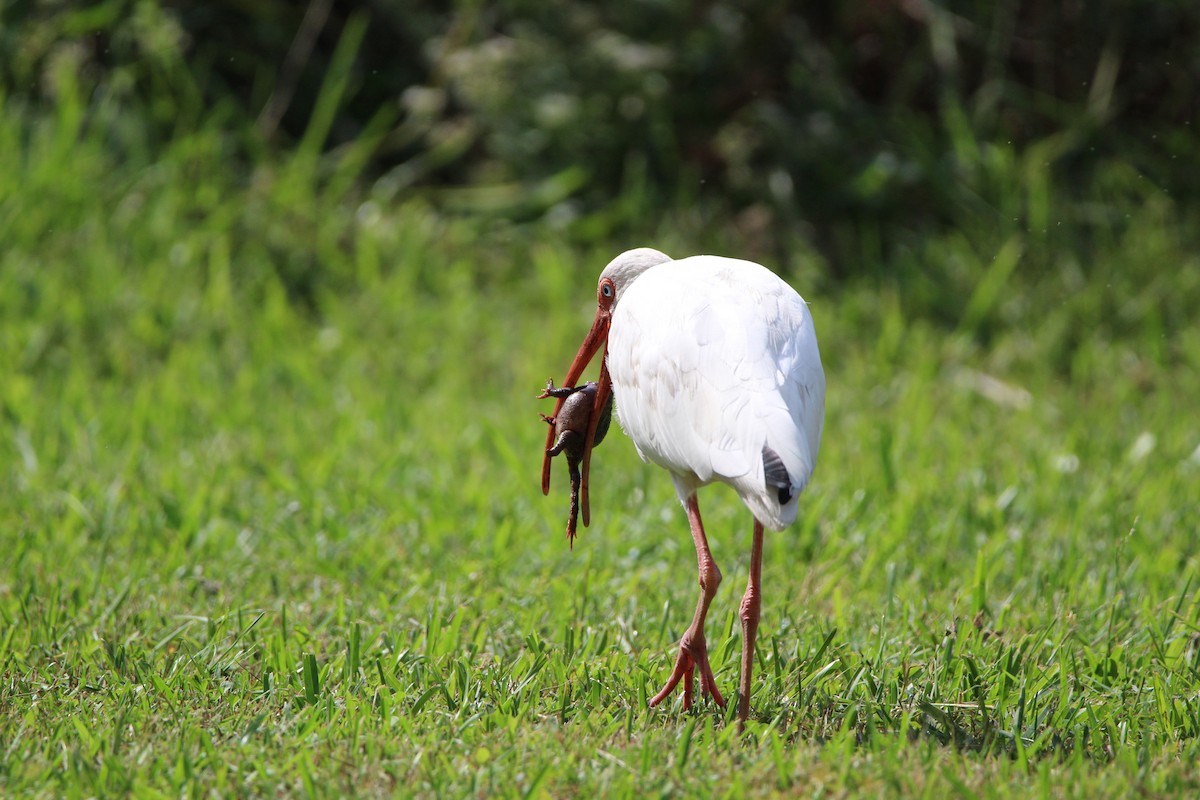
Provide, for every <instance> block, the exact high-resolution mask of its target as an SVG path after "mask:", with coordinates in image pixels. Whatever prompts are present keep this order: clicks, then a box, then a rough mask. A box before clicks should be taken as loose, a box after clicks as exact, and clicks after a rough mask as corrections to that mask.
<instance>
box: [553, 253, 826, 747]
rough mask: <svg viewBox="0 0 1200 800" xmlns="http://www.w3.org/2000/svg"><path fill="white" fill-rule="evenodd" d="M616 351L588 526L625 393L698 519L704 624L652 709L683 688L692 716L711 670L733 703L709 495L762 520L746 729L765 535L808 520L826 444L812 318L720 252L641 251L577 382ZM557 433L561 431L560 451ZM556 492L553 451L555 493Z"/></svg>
mask: <svg viewBox="0 0 1200 800" xmlns="http://www.w3.org/2000/svg"><path fill="white" fill-rule="evenodd" d="M606 344H607V346H606V347H605V353H604V358H603V361H602V363H601V366H600V380H599V387H598V389H597V391H596V393H595V396H594V401H593V402H594V406H593V412H592V414H591V420H590V425H589V428H588V432H587V436H586V439H585V441H584V445H583V456H582V460H583V473H582V487H581V498H580V501H581V503H580V504H581V507H582V511H583V524H584V525H587V524H588V523H589V521H590V514H589V507H588V471H589V466H590V462H591V451H592V445H593V441H594V438H595V432H596V428H597V425H598V424H599V421H600V419H601V418H602V416H603V415H602V414H601V410H602V409H603V408H604V406H605V403H607V402H608V399H609V397H610V396H611V395H612V393H614V392H615V394H616V398H617V417H618V419H619V420H620V422H621V427H622V428H623V429H624V430H625V433H626V434H628V435H629V438H631V439H632V440H633V443H634V445H635V446H636V447H637V451H638V454H639V455H640V456H641V457H642V460H644V461H650V462H653V463H655V464H658V465H659V466H660V467H663V468H664V469H666V470H667V471H668V472H670V473H671V478H672V480H674V482H675V491H676V493H677V494H678V496H679V500H680V502H681V503H682V504H683V506H684V508H685V509H686V510H687V517H688V522H689V524H690V526H691V530H692V540H693V541H694V543H695V545H696V560H697V562H698V565H699V572H700V600H699V602H698V603H697V604H696V613H695V616H693V617H692V623H691V625H689V626H688V629H687V630H686V631H685V632H684V634H683V638H682V640H681V641H680V644H679V656H678V657H677V659H676V661H675V669H674V670H673V671H672V673H671V677H670V679H669V680H668V681H667V684H666V686H664V687H663V689H662V691H660V692H659V693H658V694H656V695H655V696H654V697H653V698H652V699H651V700H650V705H651V706H656V705H658V704H659V703H660V702H662V701H663V699H665V698H666V697H667V696H669V695H670V694H671V692H673V691H674V690H675V687H676V686H677V685H678V684H679V682H680V680H682V681H683V707H684V709H687V708H689V707H690V706H691V705H692V701H693V684H694V681H695V674H696V671H697V670H699V673H700V690H701V693H702V695H711V696H712V698H713V700H714V701H716V703H717V704H718V705H720V706H724V705H725V700H724V699H723V698H722V697H721V692H720V690H718V689H717V685H716V680H715V679H714V678H713V672H712V667H711V666H709V660H708V647H707V644H706V642H705V638H704V620H705V617H706V615H707V614H708V607H709V604H710V603H711V602H712V599H713V595H714V594H715V593H716V591H717V586H718V585H719V584H720V582H721V571H720V570H719V569H718V568H717V564H716V561H714V560H713V556H712V552H711V551H710V550H709V547H708V540H707V538H706V537H705V533H704V524H703V522H702V521H701V519H700V507H699V505H698V503H697V500H696V490H697V489H699V488H700V487H701V486H705V485H706V484H709V483H713V482H717V481H719V482H721V483H725V484H728V485H729V486H732V487H733V489H734V490H735V491H736V492H737V493H738V496H739V497H741V499H742V502H743V503H745V504H746V507H747V508H748V509H750V513H751V514H753V515H754V535H753V541H752V544H751V550H750V577H749V581H748V585H747V587H746V593H745V595H744V596H743V597H742V603H741V607H740V613H739V616H740V618H741V621H742V672H741V681H740V684H739V689H738V692H739V703H738V725H739V728H740V727H742V726H743V725H744V723H745V720H746V718H747V717H748V716H749V712H750V685H751V671H752V667H753V663H754V640H755V636H756V634H757V631H758V619H759V612H760V609H761V606H762V591H761V586H760V583H761V576H762V549H763V529H764V528H769V529H771V530H781V529H783V528H785V527H786V526H788V525H790V524H791V523H792V522H793V521H794V520H795V519H796V509H797V505H798V502H799V496H800V493H801V492H802V491H803V490H804V487H805V486H806V485H807V484H808V480H809V478H810V477H811V476H812V474H813V468H814V467H815V466H816V461H817V451H818V449H819V448H820V446H821V429H822V427H823V425H824V416H825V373H824V371H823V370H822V369H821V354H820V352H819V351H818V349H817V336H816V332H815V331H814V330H813V321H812V315H811V314H810V313H809V311H808V306H807V305H806V304H805V302H804V300H803V299H802V298H801V297H800V295H798V294H797V293H796V291H795V290H794V289H792V287H790V286H788V284H786V283H785V282H784V281H783V280H781V279H780V278H779V277H778V276H776V275H775V274H774V273H772V272H771V271H770V270H768V269H766V268H765V267H763V266H760V265H759V264H755V263H753V262H750V261H741V260H738V259H732V258H722V257H719V256H693V257H691V258H683V259H679V260H678V261H676V260H672V259H671V258H670V257H669V256H667V255H664V254H663V253H660V252H659V251H657V250H652V249H650V248H639V249H637V250H630V251H628V252H625V253H622V254H621V255H619V256H617V257H616V258H615V259H613V260H612V261H611V262H609V264H608V266H606V267H605V268H604V271H603V272H602V273H600V281H599V285H598V287H597V290H596V318H595V321H594V322H593V323H592V328H591V330H590V331H589V332H588V334H587V337H586V338H585V339H584V340H583V344H582V345H580V348H579V352H578V354H577V355H576V356H575V360H574V361H573V362H572V364H571V368H570V369H569V370H568V371H567V375H566V378H565V380H564V381H563V385H564V386H574V385H575V382H576V381H577V380H578V379H579V377H580V375H582V373H583V371H584V369H585V368H586V367H587V365H588V363H589V362H590V361H591V359H592V358H593V357H594V356H595V354H596V353H597V352H599V351H600V348H601V347H604V346H605V345H606ZM561 404H562V400H561V399H560V400H559V402H558V405H559V406H561ZM557 411H558V409H557V407H556V409H555V412H556V413H557ZM553 435H554V432H553V430H551V433H550V435H549V436H548V437H547V442H546V447H547V449H548V450H549V449H551V447H552V445H553ZM549 488H550V456H549V455H547V456H546V457H545V459H544V461H543V464H542V491H543V492H544V493H547V492H549Z"/></svg>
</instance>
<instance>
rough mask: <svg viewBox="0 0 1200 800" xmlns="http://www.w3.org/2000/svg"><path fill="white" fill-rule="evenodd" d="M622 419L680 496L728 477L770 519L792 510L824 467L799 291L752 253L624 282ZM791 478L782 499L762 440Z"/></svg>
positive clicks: (811, 342) (816, 373) (668, 266)
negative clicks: (770, 477)
mask: <svg viewBox="0 0 1200 800" xmlns="http://www.w3.org/2000/svg"><path fill="white" fill-rule="evenodd" d="M608 348H609V349H608V369H609V372H610V374H611V375H612V379H613V388H614V391H615V394H616V402H617V411H618V417H619V419H620V421H621V426H622V428H624V429H625V432H626V433H627V434H628V435H629V437H630V438H631V439H632V440H633V442H634V445H635V446H636V447H637V449H638V453H639V454H640V455H641V457H642V458H643V459H645V460H647V461H651V462H653V463H655V464H658V465H660V466H662V467H664V468H666V469H667V470H669V471H670V472H671V474H672V476H673V477H674V479H675V485H676V489H677V491H678V492H679V495H680V499H681V500H685V499H686V497H687V496H688V495H689V494H691V493H692V492H694V491H695V490H696V489H697V488H698V487H700V486H702V485H704V484H706V483H711V482H713V481H721V482H724V483H728V484H730V485H731V486H733V487H734V489H735V490H737V492H738V494H739V495H740V496H741V498H742V500H743V501H744V502H745V503H746V505H747V506H748V507H749V508H750V510H751V512H753V513H754V515H755V517H756V518H757V519H758V520H759V521H760V522H762V523H763V524H764V525H765V526H766V527H768V528H771V529H773V530H778V529H780V528H783V527H785V526H787V525H789V524H790V523H791V522H792V521H793V520H794V519H795V517H796V508H797V495H799V493H800V492H801V490H803V488H804V486H805V485H806V484H807V483H808V480H809V478H810V477H811V475H812V472H813V469H814V467H815V466H816V460H817V451H818V450H819V448H820V444H821V430H822V427H823V420H824V410H825V376H824V372H823V371H822V369H821V357H820V353H819V351H818V349H817V340H816V335H815V333H814V331H813V325H812V317H811V315H810V314H809V312H808V307H807V306H806V305H805V303H804V301H803V300H802V299H801V298H800V296H799V295H798V294H796V292H795V291H794V290H793V289H792V288H791V287H790V286H788V285H787V284H786V283H784V282H783V281H782V280H780V279H779V278H778V277H777V276H776V275H775V274H774V273H772V272H770V271H769V270H767V269H766V268H765V267H762V266H759V265H758V264H754V263H752V262H749V261H739V260H735V259H728V258H720V257H717V256H695V257H692V258H685V259H681V260H679V261H672V262H668V263H665V264H662V265H659V266H656V267H652V268H651V269H649V270H647V271H646V272H644V273H642V275H641V276H639V277H638V278H637V279H636V280H635V281H634V282H633V283H632V284H631V285H629V286H627V287H625V289H624V291H623V293H622V296H621V300H620V302H619V304H618V305H617V308H616V310H615V312H614V314H613V322H612V329H611V331H610V333H609V342H608ZM764 446H766V447H770V448H771V449H772V450H774V451H775V452H776V453H777V454H778V455H779V457H780V459H781V460H782V461H783V463H784V466H785V467H786V469H787V471H788V475H789V476H790V478H791V492H790V494H791V498H790V499H789V500H788V501H787V502H786V503H783V504H780V502H779V493H778V489H776V488H772V487H769V486H767V484H766V479H765V473H764V466H763V448H764Z"/></svg>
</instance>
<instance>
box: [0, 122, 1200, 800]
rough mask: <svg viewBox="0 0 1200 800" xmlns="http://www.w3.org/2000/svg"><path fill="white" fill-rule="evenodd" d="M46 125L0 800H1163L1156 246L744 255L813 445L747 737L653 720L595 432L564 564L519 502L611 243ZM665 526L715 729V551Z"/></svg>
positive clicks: (654, 658) (5, 449)
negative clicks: (807, 411)
mask: <svg viewBox="0 0 1200 800" xmlns="http://www.w3.org/2000/svg"><path fill="white" fill-rule="evenodd" d="M69 112H70V109H69V108H68V109H67V112H64V113H63V114H62V115H61V116H60V117H59V118H57V119H49V120H46V121H43V122H40V123H36V124H35V123H31V122H28V120H25V119H24V118H22V117H20V116H12V115H8V116H5V117H3V118H0V175H4V176H6V177H4V178H3V179H0V241H3V242H4V246H3V248H2V249H0V374H2V375H3V380H0V426H2V428H0V430H2V435H0V553H3V554H4V556H3V559H2V560H0V676H2V683H0V794H4V795H33V796H46V797H90V796H111V795H117V794H122V793H134V794H137V795H139V796H181V795H186V796H201V795H222V796H223V795H277V794H285V795H293V794H294V795H308V796H340V795H343V794H364V795H365V794H383V793H388V792H395V793H397V794H410V793H416V794H422V795H428V796H435V795H436V796H465V795H470V796H533V797H538V796H553V797H561V796H571V795H579V796H601V795H602V794H607V795H618V796H619V795H637V796H644V795H646V794H653V795H670V794H680V795H707V794H709V793H715V794H718V795H729V796H740V795H754V796H769V795H776V794H778V795H787V796H791V795H797V794H803V795H834V796H844V795H851V794H858V793H863V794H870V795H877V794H892V795H906V796H908V795H912V796H935V797H937V796H946V795H953V796H960V795H980V796H1004V795H1011V796H1029V795H1047V796H1080V797H1098V796H1111V797H1123V796H1129V795H1131V794H1134V793H1142V794H1146V795H1150V796H1170V795H1175V796H1181V797H1182V796H1191V795H1193V794H1194V793H1195V792H1196V791H1197V790H1200V779H1198V778H1197V776H1196V771H1195V766H1194V765H1195V763H1196V762H1197V760H1198V759H1200V745H1198V740H1197V735H1198V734H1200V577H1198V575H1197V566H1198V565H1200V562H1198V559H1197V530H1198V529H1200V504H1198V503H1197V497H1200V423H1198V421H1197V420H1198V419H1200V417H1197V416H1196V414H1195V412H1194V406H1195V398H1196V397H1200V326H1198V325H1197V324H1196V322H1195V313H1194V309H1195V308H1197V307H1200V259H1198V257H1197V255H1196V253H1197V247H1196V245H1197V244H1198V240H1197V238H1196V231H1195V227H1194V225H1189V224H1187V220H1186V211H1185V210H1184V209H1181V208H1177V207H1176V206H1175V205H1174V204H1172V203H1171V202H1169V201H1167V200H1166V199H1164V198H1162V197H1161V196H1159V195H1157V194H1155V193H1154V192H1152V191H1149V190H1145V191H1142V190H1139V191H1138V192H1129V191H1125V190H1124V189H1122V192H1123V193H1121V192H1118V193H1114V194H1113V195H1111V196H1108V197H1105V198H1101V199H1100V200H1098V201H1097V202H1098V203H1099V204H1100V205H1099V206H1098V207H1099V208H1100V211H1101V212H1103V213H1101V214H1100V218H1099V219H1096V214H1097V213H1098V212H1097V209H1096V208H1089V209H1087V210H1086V213H1085V212H1079V213H1078V214H1075V211H1074V210H1072V211H1071V212H1069V213H1070V214H1075V215H1074V216H1070V215H1068V216H1067V217H1066V218H1067V219H1068V225H1067V229H1066V230H1064V231H1062V232H1061V233H1046V232H1045V231H1040V230H1031V229H1025V228H1026V227H1027V226H1025V225H1024V223H1023V222H1021V221H1014V222H1013V223H1012V224H1011V225H1010V226H1009V228H1007V229H1006V228H1005V227H1004V226H1003V225H1001V226H1000V227H999V228H994V226H990V225H985V224H982V223H981V224H980V225H979V226H977V227H975V228H968V229H964V230H963V231H961V232H960V233H958V234H954V235H948V236H946V237H942V238H936V239H930V240H928V241H923V242H921V243H919V246H917V247H915V248H914V249H912V250H911V251H910V252H907V254H904V253H902V254H901V255H900V256H899V257H898V261H897V264H896V270H897V271H896V272H895V273H894V274H890V275H884V276H882V277H878V278H875V279H869V280H867V279H864V280H861V281H858V282H852V283H849V284H833V283H830V282H828V281H827V280H825V279H824V278H823V277H822V275H823V269H822V264H821V262H820V259H819V258H817V257H816V256H814V255H812V254H806V253H798V254H797V255H796V257H795V259H794V261H793V262H792V263H789V264H784V265H776V266H777V267H781V268H782V269H784V270H785V271H786V272H787V273H788V274H789V275H790V276H791V277H792V278H793V279H794V282H795V283H796V284H797V286H798V288H799V289H800V291H801V292H802V293H804V294H805V295H806V296H807V297H808V299H809V300H810V302H811V303H812V307H813V313H814V316H815V318H816V322H817V325H818V329H819V333H820V337H821V344H822V348H823V354H824V357H825V363H826V371H827V375H828V382H829V398H828V416H827V423H826V429H825V440H824V449H823V452H822V458H821V464H820V468H819V470H818V473H817V477H816V480H815V482H814V483H813V485H812V486H811V488H810V489H809V490H808V492H807V494H806V495H805V501H804V504H803V511H802V516H801V519H800V521H799V522H798V524H797V525H796V526H794V527H793V528H792V529H790V530H788V531H786V532H783V533H780V534H776V535H772V536H770V537H769V538H768V540H767V546H766V553H765V563H764V587H765V588H764V617H763V626H762V629H761V634H760V647H759V651H758V675H757V680H756V684H755V693H754V696H753V698H752V709H753V716H752V719H751V722H750V724H749V725H748V726H747V734H746V736H745V737H744V738H740V739H739V737H737V735H736V733H735V726H734V725H732V724H730V722H731V719H730V715H729V714H728V713H722V712H720V711H719V710H717V709H714V708H713V707H711V706H708V705H702V706H701V707H699V709H698V710H696V711H694V712H691V713H686V714H684V713H681V712H679V710H678V703H677V702H675V703H668V704H666V705H665V707H662V708H659V709H654V710H651V709H648V708H647V707H646V698H647V696H648V695H649V694H652V693H653V692H654V691H655V690H657V688H658V687H659V686H660V685H661V683H662V682H663V681H664V680H665V679H666V677H667V675H668V673H669V670H670V666H671V663H672V662H673V658H674V646H675V642H676V641H677V638H678V637H679V635H680V634H681V632H682V630H683V628H684V626H685V625H686V624H687V622H688V620H689V618H690V612H691V607H692V604H693V603H694V602H695V594H696V591H697V590H696V576H695V571H694V570H695V560H694V556H693V554H692V550H691V544H690V541H689V537H688V535H687V531H686V522H685V520H684V517H683V513H682V510H681V509H680V508H679V507H678V505H677V503H676V501H675V499H674V495H673V491H672V489H671V486H670V481H669V480H668V478H667V476H666V475H665V474H662V473H661V472H659V471H657V470H655V469H653V468H651V467H649V466H646V465H643V464H641V463H640V462H639V461H638V460H637V457H636V454H635V453H634V451H633V448H632V446H631V445H630V443H629V442H628V440H627V439H625V438H624V437H622V436H620V435H616V436H614V437H612V438H610V439H609V440H608V441H606V442H605V444H604V446H603V447H602V448H600V449H599V450H598V451H597V453H596V459H595V461H594V471H593V494H592V500H593V525H592V527H591V528H589V529H586V530H584V531H583V532H582V535H581V536H580V538H579V540H578V541H577V542H576V545H575V549H574V551H573V552H572V551H571V550H569V549H568V547H567V543H566V541H565V538H564V536H563V528H564V523H565V519H566V510H567V495H566V485H565V480H564V477H565V476H564V475H563V474H562V470H561V465H559V467H560V468H559V474H558V475H556V478H555V485H554V491H553V492H552V496H551V497H549V498H544V497H542V495H541V493H540V491H539V487H538V474H539V465H540V461H541V456H540V448H541V446H542V443H543V441H544V435H545V429H544V425H543V424H542V423H541V422H540V421H539V420H538V418H537V411H539V410H545V409H546V405H545V404H544V403H539V402H536V401H534V399H533V397H534V395H535V394H536V393H537V392H538V391H540V389H541V387H542V386H543V384H544V381H545V379H546V378H547V377H549V376H554V377H555V378H556V379H557V378H560V377H561V374H562V373H563V371H564V370H565V367H566V365H567V363H568V360H569V358H570V357H571V355H572V354H573V353H574V348H575V346H576V345H577V343H578V341H579V339H580V337H581V336H582V334H583V332H584V331H585V329H586V325H587V324H588V321H589V317H590V313H591V309H590V307H589V306H590V304H591V302H592V296H593V289H594V281H595V277H596V275H597V274H598V272H599V270H600V268H601V267H602V266H603V264H604V263H605V261H606V260H607V259H608V258H609V257H610V256H611V255H612V254H613V253H615V252H617V251H618V250H620V249H621V248H622V247H624V246H625V245H626V244H629V243H609V244H605V245H604V246H599V245H597V246H596V248H595V249H594V250H584V249H581V248H575V247H571V246H568V245H566V244H563V243H561V242H560V241H559V240H558V239H556V237H555V235H554V233H553V232H551V231H548V230H538V229H519V228H518V229H513V228H505V227H500V228H489V227H486V226H483V225H482V224H479V223H475V222H469V221H463V220H448V219H445V218H440V217H438V216H437V215H435V214H433V213H432V212H430V211H429V210H428V209H427V208H425V207H423V206H422V205H420V204H419V203H415V202H401V201H399V200H397V199H396V198H394V197H391V196H388V195H386V193H385V191H384V189H380V188H378V187H377V188H376V189H375V190H359V189H355V188H353V186H354V182H353V180H352V179H351V178H349V177H347V176H348V175H350V176H351V177H352V173H353V171H354V169H355V168H356V167H355V163H356V162H355V155H354V153H353V152H342V153H337V154H334V155H333V156H330V157H329V158H327V159H326V160H324V161H320V162H319V163H316V162H314V161H313V160H312V157H311V156H306V155H304V154H303V153H301V154H300V155H298V156H296V158H295V160H294V161H289V160H286V159H285V160H281V161H277V162H270V161H267V162H264V163H263V164H261V165H257V166H255V167H254V168H253V170H252V171H251V174H249V175H242V174H237V173H238V169H237V168H235V167H233V166H231V165H230V164H228V163H227V162H226V161H225V157H226V148H225V146H224V143H223V134H222V133H221V132H220V130H218V129H211V130H205V131H202V132H200V133H198V134H194V135H191V136H188V137H184V138H181V139H180V141H179V142H177V143H176V144H175V145H174V146H173V148H172V149H171V150H170V151H169V152H167V153H165V154H163V155H162V156H161V157H154V158H150V157H146V158H145V159H144V160H138V158H137V157H136V156H132V155H131V156H129V157H128V158H126V159H117V158H115V157H113V156H111V155H109V154H108V153H109V151H108V150H107V149H106V148H105V147H104V146H103V142H102V141H101V139H102V137H100V136H99V135H97V134H94V133H89V132H87V130H86V129H85V127H83V125H82V123H81V122H80V121H79V120H78V119H76V118H75V117H74V116H73V115H72V114H71V113H69ZM68 156H69V157H68ZM314 175H315V176H317V177H310V176H314ZM1119 178H1120V176H1119V175H1118V176H1117V177H1116V178H1113V180H1119ZM1124 185H1125V184H1123V186H1124ZM1052 199H1053V198H1052ZM1018 205H1019V203H1018ZM1089 215H1090V216H1089ZM1106 215H1107V216H1106ZM1126 215H1128V218H1125V216H1126ZM1110 217H1111V218H1110ZM1089 220H1091V221H1089ZM1006 224H1007V223H1006ZM711 241H712V239H711V238H709V239H706V240H705V243H706V244H705V246H716V245H711ZM688 242H689V237H688V235H687V230H686V226H681V227H680V228H678V229H672V228H671V227H670V223H669V222H668V223H665V227H664V233H663V234H662V235H661V236H660V237H659V240H658V241H655V242H647V243H651V244H657V245H660V246H662V247H664V248H666V249H668V250H670V251H673V252H678V253H684V252H688V251H691V250H698V249H702V248H701V247H700V246H698V245H695V244H694V243H693V244H692V245H689V244H688ZM906 259H907V261H906ZM956 313H957V316H956ZM701 503H702V507H703V509H704V511H705V514H706V520H707V522H708V526H709V529H710V535H711V537H712V541H713V547H714V552H715V554H716V557H717V560H718V563H719V564H720V565H721V568H722V570H723V572H724V574H725V577H726V582H725V585H724V586H722V587H721V591H720V593H719V594H718V597H717V600H716V602H715V604H714V606H713V612H712V614H711V616H710V629H709V631H710V632H709V641H710V643H711V646H712V651H713V652H712V657H713V664H714V668H715V670H716V674H717V678H718V681H719V682H720V684H721V686H722V688H723V689H725V690H726V692H727V696H728V695H730V694H732V692H733V689H734V687H735V685H736V681H737V659H738V654H739V648H740V641H739V638H738V626H737V624H736V608H737V599H738V598H739V597H740V594H741V584H742V582H743V581H744V575H745V568H746V564H747V560H748V555H749V539H750V528H749V524H748V523H749V519H748V516H747V514H746V513H745V512H744V510H743V509H742V508H741V506H740V504H738V503H737V501H736V498H735V497H734V496H733V495H732V494H731V493H730V492H728V491H725V490H723V489H720V488H713V489H709V490H706V491H705V492H704V493H703V495H702V498H701ZM731 705H732V704H731Z"/></svg>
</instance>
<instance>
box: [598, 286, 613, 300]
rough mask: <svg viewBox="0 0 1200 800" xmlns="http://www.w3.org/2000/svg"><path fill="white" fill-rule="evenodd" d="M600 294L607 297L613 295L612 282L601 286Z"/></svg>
mask: <svg viewBox="0 0 1200 800" xmlns="http://www.w3.org/2000/svg"><path fill="white" fill-rule="evenodd" d="M600 294H602V295H604V296H605V297H612V294H613V287H612V284H611V283H606V284H604V285H603V286H601V287H600Z"/></svg>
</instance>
